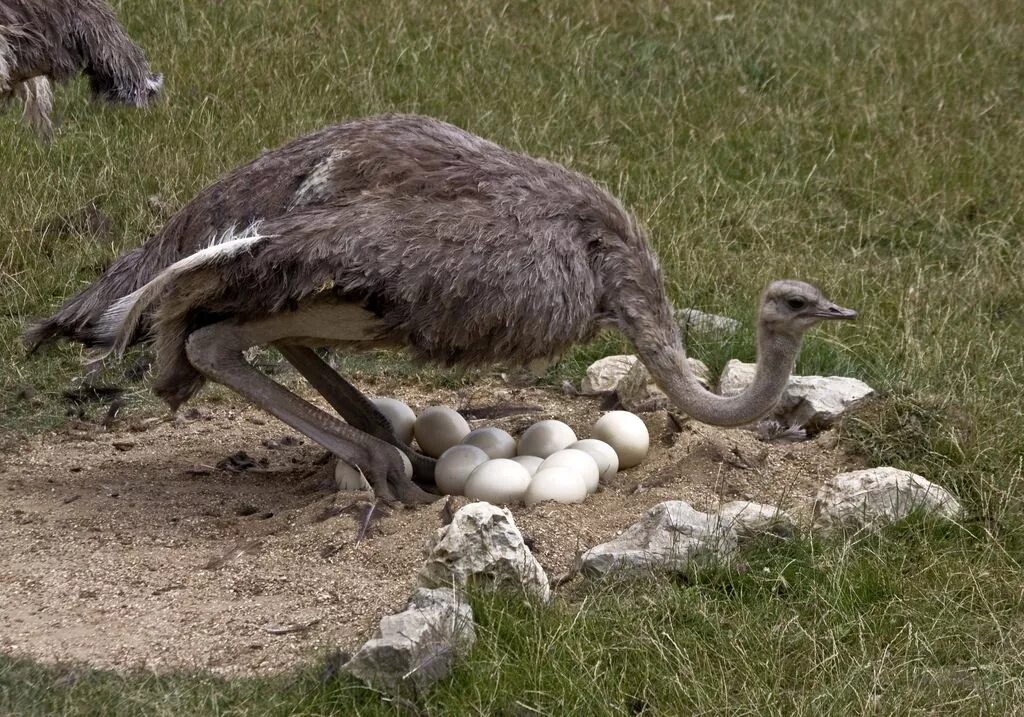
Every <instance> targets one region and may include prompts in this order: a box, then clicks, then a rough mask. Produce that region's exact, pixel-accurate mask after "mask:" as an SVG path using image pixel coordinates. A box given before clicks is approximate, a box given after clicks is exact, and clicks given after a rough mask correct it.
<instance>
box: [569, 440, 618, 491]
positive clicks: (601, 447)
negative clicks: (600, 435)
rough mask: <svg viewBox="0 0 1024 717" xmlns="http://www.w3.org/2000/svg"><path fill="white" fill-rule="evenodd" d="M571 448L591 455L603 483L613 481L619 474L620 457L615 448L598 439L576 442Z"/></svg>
mask: <svg viewBox="0 0 1024 717" xmlns="http://www.w3.org/2000/svg"><path fill="white" fill-rule="evenodd" d="M569 448H575V449H576V450H579V451H586V452H587V453H589V454H590V457H591V458H593V459H594V462H595V463H597V470H598V472H599V475H598V478H599V479H600V480H602V481H609V480H611V479H612V478H614V477H615V474H616V473H618V472H619V455H618V454H617V453H616V452H615V449H614V448H612V447H611V446H610V445H608V444H607V443H605V442H604V441H599V440H598V439H596V438H585V439H583V440H582V441H576V442H575V443H573V444H572V445H571V446H569Z"/></svg>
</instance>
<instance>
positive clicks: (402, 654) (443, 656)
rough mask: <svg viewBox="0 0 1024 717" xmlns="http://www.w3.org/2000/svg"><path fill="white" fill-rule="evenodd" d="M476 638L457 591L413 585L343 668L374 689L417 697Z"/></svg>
mask: <svg viewBox="0 0 1024 717" xmlns="http://www.w3.org/2000/svg"><path fill="white" fill-rule="evenodd" d="M475 641H476V631H475V629H474V628H473V611H472V609H471V608H470V606H469V605H468V604H467V603H466V602H465V601H464V600H463V599H462V598H461V596H460V595H459V594H457V593H455V592H454V591H452V590H449V589H446V588H437V589H433V590H430V589H425V588H417V589H416V591H415V592H413V594H412V597H411V598H410V599H409V604H408V606H407V607H406V609H405V610H404V611H403V612H400V613H398V614H395V615H389V616H388V617H385V618H384V619H383V620H381V621H380V627H379V628H378V629H377V634H376V636H375V637H374V638H373V639H371V640H369V641H368V642H366V643H365V644H364V645H363V646H362V647H360V648H359V650H357V651H356V653H355V654H354V655H353V656H352V659H351V660H349V661H348V662H347V663H346V664H345V666H344V668H342V669H344V670H345V671H346V672H348V673H349V674H351V675H353V676H354V677H356V678H358V679H360V680H362V681H363V682H365V683H367V684H368V685H370V686H371V687H373V688H375V689H378V690H382V691H385V692H388V693H391V694H401V693H405V694H411V695H414V696H415V695H419V694H421V693H422V690H423V689H424V688H426V687H429V686H430V685H431V684H433V683H434V682H437V681H438V680H440V679H442V678H443V677H445V675H447V674H448V673H449V672H450V671H451V669H452V666H453V664H454V663H455V660H456V659H457V658H459V657H461V656H462V655H465V654H466V653H467V652H468V651H469V649H470V647H472V645H473V643H474V642H475Z"/></svg>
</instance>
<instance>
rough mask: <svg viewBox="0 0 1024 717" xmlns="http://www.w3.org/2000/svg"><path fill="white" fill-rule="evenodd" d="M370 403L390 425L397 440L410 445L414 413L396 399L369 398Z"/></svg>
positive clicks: (414, 418) (405, 404) (414, 419)
mask: <svg viewBox="0 0 1024 717" xmlns="http://www.w3.org/2000/svg"><path fill="white" fill-rule="evenodd" d="M370 401H371V402H372V403H373V405H374V406H376V407H377V410H378V411H380V412H381V413H383V414H384V417H385V418H387V419H388V422H389V423H391V428H392V429H393V430H394V432H395V435H396V436H398V440H400V441H401V442H402V443H404V444H406V445H409V444H410V443H412V427H413V424H414V423H416V413H415V412H413V410H412V409H411V408H409V405H408V404H407V403H405V402H404V401H399V400H398V399H397V398H371V399H370Z"/></svg>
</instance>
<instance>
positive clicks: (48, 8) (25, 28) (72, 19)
mask: <svg viewBox="0 0 1024 717" xmlns="http://www.w3.org/2000/svg"><path fill="white" fill-rule="evenodd" d="M79 72H82V73H84V74H85V75H86V76H87V77H88V78H89V86H90V88H91V90H92V93H93V95H94V96H96V97H98V98H101V99H103V100H106V101H108V102H117V103H121V104H127V105H131V106H134V107H143V106H145V105H147V104H148V103H149V102H150V101H151V100H152V99H153V98H154V97H156V96H157V94H158V93H159V91H160V87H161V86H162V83H163V78H162V76H160V75H158V74H155V73H153V72H152V71H151V70H150V67H149V63H148V62H147V61H146V58H145V55H144V54H143V52H142V50H141V49H140V48H139V46H138V45H137V44H135V42H134V41H133V40H132V39H131V38H130V37H129V36H128V33H127V32H126V31H125V29H124V27H122V26H121V24H120V23H119V22H118V20H117V17H116V16H115V15H114V12H113V10H111V8H110V6H109V5H108V4H107V3H105V2H103V1H102V0H0V99H10V98H11V97H20V98H21V99H22V100H23V101H24V103H25V115H26V119H27V120H28V121H29V123H30V124H31V125H32V126H33V127H34V128H35V129H36V131H37V132H39V133H40V134H41V135H43V136H47V137H48V136H49V135H50V134H52V131H53V126H52V120H51V117H50V113H51V111H52V98H51V90H50V83H51V82H63V81H65V80H67V79H69V78H71V77H73V76H75V75H77V74H78V73H79Z"/></svg>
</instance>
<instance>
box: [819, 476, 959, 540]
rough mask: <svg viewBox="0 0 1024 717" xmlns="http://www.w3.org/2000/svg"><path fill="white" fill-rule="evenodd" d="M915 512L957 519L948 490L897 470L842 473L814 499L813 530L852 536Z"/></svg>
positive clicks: (957, 505) (956, 510) (957, 510)
mask: <svg viewBox="0 0 1024 717" xmlns="http://www.w3.org/2000/svg"><path fill="white" fill-rule="evenodd" d="M914 510H923V511H926V512H928V513H930V514H932V515H935V516H938V517H942V518H948V519H950V520H954V519H956V517H957V516H958V515H960V513H961V508H960V503H959V502H957V500H956V498H954V497H953V496H952V495H951V494H950V493H949V492H948V491H946V490H945V489H944V488H941V487H940V486H938V485H936V484H935V483H932V482H930V481H927V480H925V479H924V478H922V477H921V476H919V475H916V474H914V473H911V472H909V471H903V470H900V469H898V468H869V469H867V470H860V471H853V472H851V473H841V474H839V475H837V476H836V477H834V478H832V479H831V480H829V481H827V482H826V483H825V485H823V486H822V487H821V490H819V491H818V495H817V496H816V497H815V499H814V528H815V529H816V530H818V531H820V532H822V533H826V534H827V533H835V532H840V533H855V532H859V531H864V530H870V529H872V528H879V527H881V526H883V525H887V524H889V523H894V522H896V521H898V520H902V519H903V518H905V517H907V515H909V514H910V513H911V511H914Z"/></svg>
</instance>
